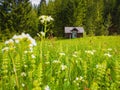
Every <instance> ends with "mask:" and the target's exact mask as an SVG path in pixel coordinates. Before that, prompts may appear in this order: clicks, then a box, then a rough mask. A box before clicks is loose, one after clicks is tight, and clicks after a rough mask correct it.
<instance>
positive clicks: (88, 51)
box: [85, 50, 96, 55]
mask: <svg viewBox="0 0 120 90" xmlns="http://www.w3.org/2000/svg"><path fill="white" fill-rule="evenodd" d="M95 52H96V50H86V51H85V53H88V54H91V55H94V53H95Z"/></svg>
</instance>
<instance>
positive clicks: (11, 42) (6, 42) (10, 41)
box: [5, 39, 14, 44]
mask: <svg viewBox="0 0 120 90" xmlns="http://www.w3.org/2000/svg"><path fill="white" fill-rule="evenodd" d="M13 43H14V41H13V40H12V39H9V40H7V41H5V44H13Z"/></svg>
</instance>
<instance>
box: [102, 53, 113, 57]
mask: <svg viewBox="0 0 120 90" xmlns="http://www.w3.org/2000/svg"><path fill="white" fill-rule="evenodd" d="M104 56H108V57H112V55H111V54H110V53H105V54H104Z"/></svg>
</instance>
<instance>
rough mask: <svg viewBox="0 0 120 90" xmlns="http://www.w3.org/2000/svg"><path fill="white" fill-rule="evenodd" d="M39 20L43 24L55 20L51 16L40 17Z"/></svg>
mask: <svg viewBox="0 0 120 90" xmlns="http://www.w3.org/2000/svg"><path fill="white" fill-rule="evenodd" d="M39 19H40V21H41V23H45V22H50V21H53V20H54V19H53V18H52V17H51V16H45V15H42V16H40V17H39Z"/></svg>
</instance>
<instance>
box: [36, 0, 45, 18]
mask: <svg viewBox="0 0 120 90" xmlns="http://www.w3.org/2000/svg"><path fill="white" fill-rule="evenodd" d="M46 7H47V5H46V0H41V1H40V3H39V5H38V16H40V15H43V14H46V9H47V8H46Z"/></svg>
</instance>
